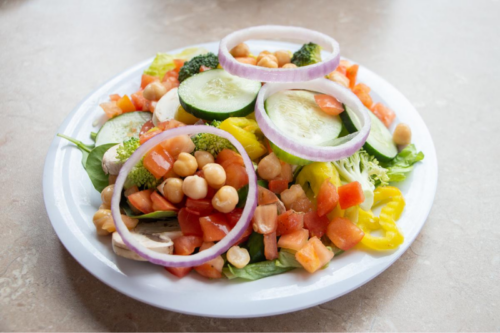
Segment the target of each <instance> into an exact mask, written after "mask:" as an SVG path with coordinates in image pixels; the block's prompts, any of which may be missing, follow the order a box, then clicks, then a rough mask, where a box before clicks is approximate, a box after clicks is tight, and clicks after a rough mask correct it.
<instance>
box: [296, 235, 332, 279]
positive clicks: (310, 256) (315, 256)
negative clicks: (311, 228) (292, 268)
mask: <svg viewBox="0 0 500 333" xmlns="http://www.w3.org/2000/svg"><path fill="white" fill-rule="evenodd" d="M332 258H333V252H332V251H330V250H328V249H327V248H326V246H325V245H324V244H323V243H322V242H321V241H320V240H319V239H318V238H316V237H312V238H311V239H310V240H309V242H307V244H306V245H305V246H304V247H303V248H302V249H300V250H299V251H297V253H296V254H295V259H297V261H298V262H299V263H300V264H301V265H302V267H304V269H305V270H306V271H308V272H309V273H314V272H315V271H317V270H318V269H320V268H321V267H324V266H325V265H326V264H327V263H328V262H330V260H332Z"/></svg>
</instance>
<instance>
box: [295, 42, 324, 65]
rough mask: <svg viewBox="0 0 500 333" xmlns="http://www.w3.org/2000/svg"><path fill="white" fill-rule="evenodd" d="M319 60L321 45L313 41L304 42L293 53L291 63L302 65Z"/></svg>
mask: <svg viewBox="0 0 500 333" xmlns="http://www.w3.org/2000/svg"><path fill="white" fill-rule="evenodd" d="M317 62H321V47H320V46H319V45H318V44H314V43H313V42H311V43H308V44H304V45H302V47H301V48H300V50H298V51H297V52H295V53H294V54H293V57H292V63H294V64H295V65H297V66H299V67H302V66H307V65H312V64H315V63H317Z"/></svg>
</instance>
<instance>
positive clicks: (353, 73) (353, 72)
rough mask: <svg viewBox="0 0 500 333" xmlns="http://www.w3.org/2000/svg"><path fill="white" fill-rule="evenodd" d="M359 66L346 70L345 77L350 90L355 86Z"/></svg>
mask: <svg viewBox="0 0 500 333" xmlns="http://www.w3.org/2000/svg"><path fill="white" fill-rule="evenodd" d="M358 69H359V65H352V66H351V67H349V68H347V71H346V73H345V76H347V78H348V79H349V88H350V89H352V88H354V86H355V85H356V77H357V76H358Z"/></svg>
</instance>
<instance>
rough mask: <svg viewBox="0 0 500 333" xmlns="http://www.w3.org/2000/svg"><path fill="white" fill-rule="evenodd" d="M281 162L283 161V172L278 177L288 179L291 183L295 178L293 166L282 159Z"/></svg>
mask: <svg viewBox="0 0 500 333" xmlns="http://www.w3.org/2000/svg"><path fill="white" fill-rule="evenodd" d="M280 163H281V174H280V175H279V177H278V179H282V180H286V181H288V182H289V183H291V182H292V180H293V171H292V166H291V165H290V164H288V163H285V162H283V161H280Z"/></svg>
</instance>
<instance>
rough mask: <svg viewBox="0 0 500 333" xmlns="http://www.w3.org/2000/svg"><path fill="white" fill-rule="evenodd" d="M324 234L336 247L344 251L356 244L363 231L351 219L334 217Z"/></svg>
mask: <svg viewBox="0 0 500 333" xmlns="http://www.w3.org/2000/svg"><path fill="white" fill-rule="evenodd" d="M326 235H327V236H328V238H330V240H331V241H332V242H333V244H335V246H336V247H338V248H339V249H342V250H344V251H347V250H349V249H350V248H352V247H353V246H355V245H356V244H358V243H359V242H360V241H361V240H362V239H363V236H364V235H365V233H364V232H363V231H362V230H361V229H360V228H358V226H356V225H355V224H354V223H352V222H351V220H349V219H347V218H344V217H335V218H334V219H333V220H332V222H330V224H328V228H327V230H326Z"/></svg>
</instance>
